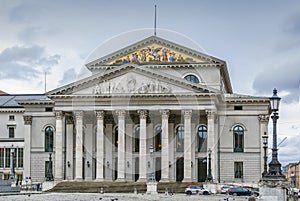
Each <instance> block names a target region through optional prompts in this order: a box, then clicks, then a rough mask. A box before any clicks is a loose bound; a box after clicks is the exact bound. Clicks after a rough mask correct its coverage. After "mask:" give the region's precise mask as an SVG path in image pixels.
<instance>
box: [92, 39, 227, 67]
mask: <svg viewBox="0 0 300 201" xmlns="http://www.w3.org/2000/svg"><path fill="white" fill-rule="evenodd" d="M223 62H224V61H222V60H219V59H217V58H214V57H212V56H210V55H206V54H204V53H202V52H198V51H195V50H193V49H190V48H187V47H184V46H181V45H178V44H176V43H173V42H170V41H168V40H165V39H162V38H159V37H157V36H151V37H149V38H146V39H144V40H142V41H140V42H137V43H135V44H133V45H130V46H128V47H125V48H123V49H121V50H118V51H116V52H114V53H112V54H109V55H107V56H104V57H102V58H99V59H96V60H95V61H92V62H90V63H88V64H86V66H87V68H88V69H92V68H94V67H96V66H107V65H122V64H125V63H134V64H137V65H143V64H168V63H174V64H175V63H223Z"/></svg>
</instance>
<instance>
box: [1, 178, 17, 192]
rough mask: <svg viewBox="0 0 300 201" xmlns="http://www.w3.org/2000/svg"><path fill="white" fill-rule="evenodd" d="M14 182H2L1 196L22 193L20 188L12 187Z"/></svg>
mask: <svg viewBox="0 0 300 201" xmlns="http://www.w3.org/2000/svg"><path fill="white" fill-rule="evenodd" d="M11 184H12V180H0V194H10V193H20V191H21V187H20V186H11Z"/></svg>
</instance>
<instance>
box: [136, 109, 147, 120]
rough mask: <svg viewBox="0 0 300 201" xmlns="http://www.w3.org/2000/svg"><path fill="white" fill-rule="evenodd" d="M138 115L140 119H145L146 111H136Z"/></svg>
mask: <svg viewBox="0 0 300 201" xmlns="http://www.w3.org/2000/svg"><path fill="white" fill-rule="evenodd" d="M138 114H139V115H140V119H146V118H147V115H148V111H147V110H138Z"/></svg>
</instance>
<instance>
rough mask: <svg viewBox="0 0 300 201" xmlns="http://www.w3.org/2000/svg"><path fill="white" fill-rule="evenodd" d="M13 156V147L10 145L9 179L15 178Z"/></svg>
mask: <svg viewBox="0 0 300 201" xmlns="http://www.w3.org/2000/svg"><path fill="white" fill-rule="evenodd" d="M14 155H15V149H14V145H11V148H10V176H9V177H10V179H14V178H15V167H14Z"/></svg>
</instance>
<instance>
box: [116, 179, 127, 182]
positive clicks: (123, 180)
mask: <svg viewBox="0 0 300 201" xmlns="http://www.w3.org/2000/svg"><path fill="white" fill-rule="evenodd" d="M125 181H126V179H125V178H118V179H117V180H116V181H115V182H125Z"/></svg>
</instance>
